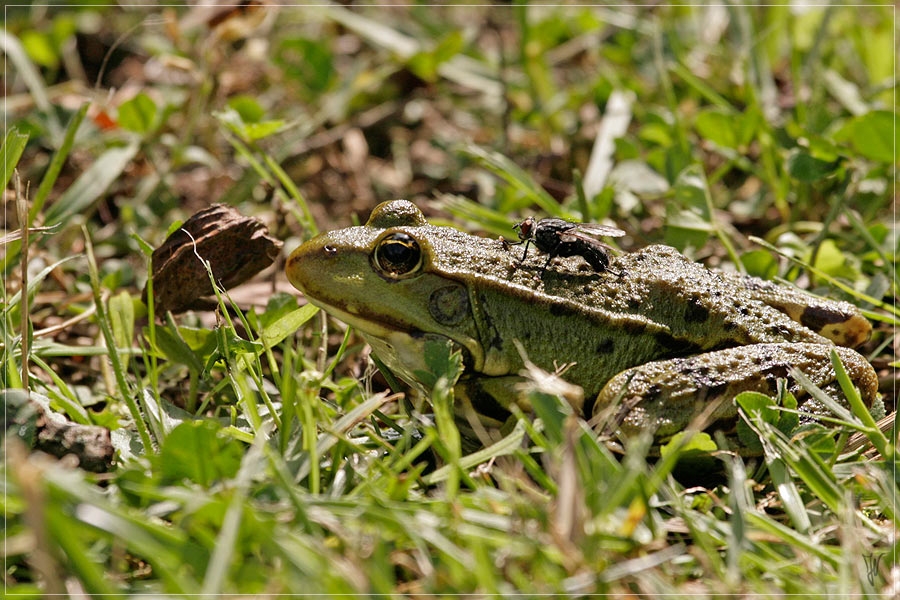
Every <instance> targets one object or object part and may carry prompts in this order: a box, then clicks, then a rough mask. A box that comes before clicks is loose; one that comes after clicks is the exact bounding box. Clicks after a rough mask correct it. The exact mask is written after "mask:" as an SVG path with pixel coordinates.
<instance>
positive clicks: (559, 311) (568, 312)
mask: <svg viewBox="0 0 900 600" xmlns="http://www.w3.org/2000/svg"><path fill="white" fill-rule="evenodd" d="M550 314H551V315H553V316H554V317H564V316H570V317H577V316H578V311H576V310H575V309H574V308H572V307H571V306H569V305H567V304H563V303H561V302H554V303H553V304H551V305H550Z"/></svg>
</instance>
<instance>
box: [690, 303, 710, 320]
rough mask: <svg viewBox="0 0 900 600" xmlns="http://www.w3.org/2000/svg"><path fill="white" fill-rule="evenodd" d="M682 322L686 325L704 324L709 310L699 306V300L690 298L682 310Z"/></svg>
mask: <svg viewBox="0 0 900 600" xmlns="http://www.w3.org/2000/svg"><path fill="white" fill-rule="evenodd" d="M684 320H685V321H687V322H688V323H705V322H706V321H708V320H709V309H708V308H707V307H705V306H703V304H701V302H700V299H699V298H691V300H690V302H688V305H687V307H686V308H685V309H684Z"/></svg>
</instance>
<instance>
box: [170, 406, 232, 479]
mask: <svg viewBox="0 0 900 600" xmlns="http://www.w3.org/2000/svg"><path fill="white" fill-rule="evenodd" d="M218 431H219V425H218V423H216V422H214V421H188V422H185V423H182V424H181V425H179V426H177V427H176V428H175V429H173V430H172V432H171V433H170V434H169V435H168V436H167V437H166V440H165V443H164V444H163V447H162V449H161V450H160V454H159V459H158V460H159V467H160V471H161V473H162V477H163V479H164V480H165V481H167V482H176V481H180V480H182V479H188V480H190V481H193V482H195V483H198V484H200V485H202V486H209V485H210V484H211V483H212V482H214V481H217V480H222V479H230V478H232V477H234V476H235V475H236V474H237V472H238V469H239V468H240V466H241V457H242V456H243V454H244V452H243V448H242V446H241V444H240V442H237V441H235V440H234V439H233V438H231V437H229V436H222V437H220V436H219V435H217V433H218Z"/></svg>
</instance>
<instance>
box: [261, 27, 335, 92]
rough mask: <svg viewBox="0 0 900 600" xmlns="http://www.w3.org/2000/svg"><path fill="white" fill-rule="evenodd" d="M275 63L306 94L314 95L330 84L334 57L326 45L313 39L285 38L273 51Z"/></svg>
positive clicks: (332, 78) (332, 77) (333, 71)
mask: <svg viewBox="0 0 900 600" xmlns="http://www.w3.org/2000/svg"><path fill="white" fill-rule="evenodd" d="M275 63H276V64H277V65H279V66H280V67H281V68H282V69H283V70H284V74H285V75H287V76H288V77H289V78H291V79H293V80H294V81H295V82H296V83H298V84H300V86H301V87H302V88H303V90H304V91H305V92H306V95H307V96H312V97H316V96H318V95H319V94H321V93H322V92H324V91H325V90H326V89H328V88H329V87H330V86H331V83H332V81H333V80H334V77H335V70H334V59H333V56H332V54H331V50H329V48H328V46H326V45H325V44H323V43H321V42H317V41H315V40H310V39H304V38H295V37H292V38H290V39H286V40H284V41H283V42H281V44H280V45H279V46H278V49H277V51H276V52H275Z"/></svg>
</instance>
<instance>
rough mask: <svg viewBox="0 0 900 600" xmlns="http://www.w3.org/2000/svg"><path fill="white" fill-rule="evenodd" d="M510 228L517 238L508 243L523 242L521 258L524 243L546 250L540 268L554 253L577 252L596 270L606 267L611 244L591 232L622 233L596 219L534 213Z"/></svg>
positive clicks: (569, 254) (611, 234)
mask: <svg viewBox="0 0 900 600" xmlns="http://www.w3.org/2000/svg"><path fill="white" fill-rule="evenodd" d="M513 229H515V230H517V231H518V233H519V241H518V242H515V243H513V244H510V245H513V246H518V245H519V244H525V251H524V252H523V253H522V261H523V262H524V261H525V258H526V257H527V256H528V246H529V245H530V244H534V245H535V246H536V247H537V249H538V250H540V251H541V252H545V253H546V254H547V262H546V263H544V269H546V268H547V266H548V265H549V264H550V261H551V260H553V259H554V258H555V257H557V256H562V257H567V256H580V257H582V258H584V260H586V261H587V262H588V264H590V265H591V267H593V269H594V271H596V272H597V273H603V272H604V271H606V270H607V268H608V267H609V250H613V249H614V248H612V247H611V246H608V245H606V244H604V243H603V242H601V241H599V240H597V239H595V238H593V237H591V236H607V237H621V236H623V235H625V232H624V231H622V230H621V229H618V228H616V227H608V226H606V225H598V224H596V223H573V222H571V221H564V220H563V219H554V218H551V219H541V220H540V221H536V220H535V218H534V217H528V218H526V219H525V220H524V221H522V222H521V223H516V224H515V225H514V226H513Z"/></svg>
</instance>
